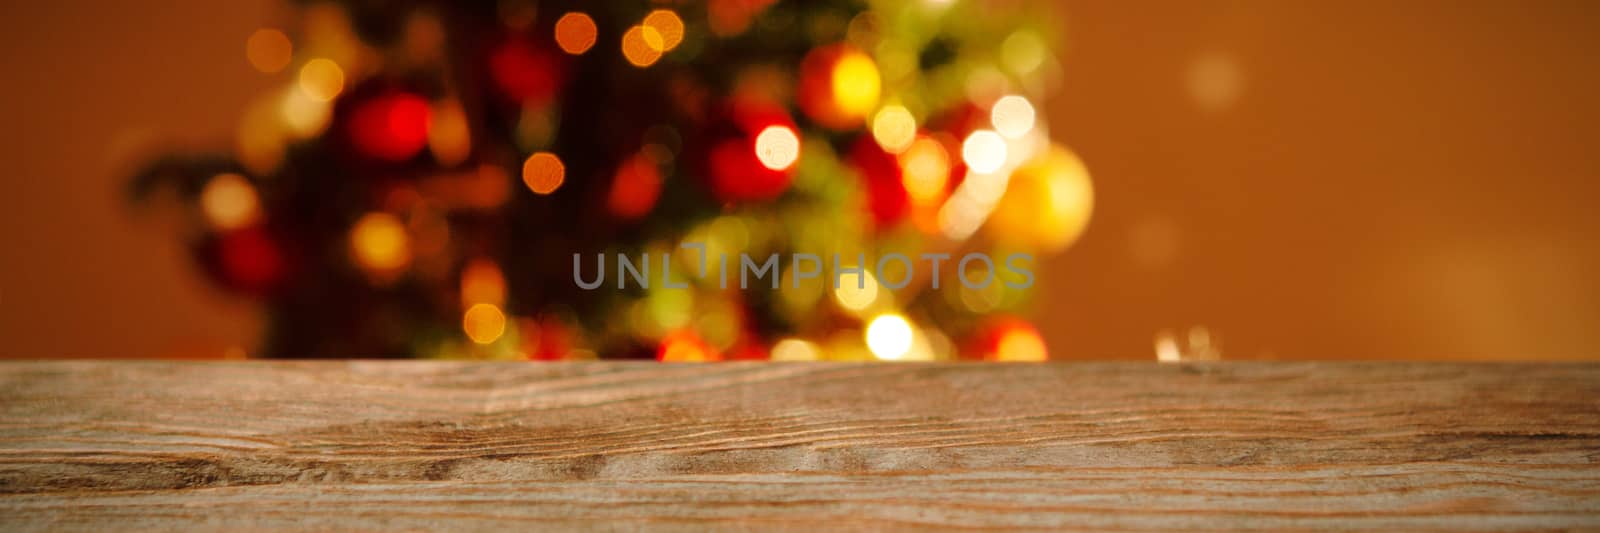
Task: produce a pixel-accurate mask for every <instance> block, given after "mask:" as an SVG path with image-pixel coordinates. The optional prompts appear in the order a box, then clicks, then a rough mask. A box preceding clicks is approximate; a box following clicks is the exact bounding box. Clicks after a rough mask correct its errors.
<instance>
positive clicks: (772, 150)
mask: <svg viewBox="0 0 1600 533" xmlns="http://www.w3.org/2000/svg"><path fill="white" fill-rule="evenodd" d="M756 158H757V159H759V160H761V166H764V167H767V168H769V169H772V170H787V169H788V168H789V167H792V166H794V163H795V161H799V160H800V137H799V136H798V135H796V134H795V132H794V129H793V128H790V127H788V126H767V128H766V129H763V130H761V133H760V134H758V135H756Z"/></svg>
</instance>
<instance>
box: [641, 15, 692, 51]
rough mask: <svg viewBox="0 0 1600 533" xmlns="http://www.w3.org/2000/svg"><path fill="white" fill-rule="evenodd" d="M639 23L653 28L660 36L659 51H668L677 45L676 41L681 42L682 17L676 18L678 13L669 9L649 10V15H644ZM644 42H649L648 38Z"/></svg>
mask: <svg viewBox="0 0 1600 533" xmlns="http://www.w3.org/2000/svg"><path fill="white" fill-rule="evenodd" d="M641 25H642V26H644V27H646V28H650V29H653V30H655V31H656V34H657V35H660V36H661V43H660V45H661V47H660V48H658V49H657V50H659V51H661V52H670V51H672V49H673V48H677V47H678V43H681V42H683V19H681V18H678V14H677V13H673V12H672V10H670V9H657V10H655V11H651V12H650V14H649V15H645V17H644V22H643V23H642V24H641ZM645 42H646V43H649V40H646V41H645Z"/></svg>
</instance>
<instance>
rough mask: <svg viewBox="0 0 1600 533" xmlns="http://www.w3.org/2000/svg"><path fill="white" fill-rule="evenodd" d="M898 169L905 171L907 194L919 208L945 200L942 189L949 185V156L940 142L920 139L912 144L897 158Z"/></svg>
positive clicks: (904, 178)
mask: <svg viewBox="0 0 1600 533" xmlns="http://www.w3.org/2000/svg"><path fill="white" fill-rule="evenodd" d="M900 166H901V168H903V169H904V170H905V171H904V172H903V173H902V179H903V180H904V181H905V186H906V192H907V193H908V194H910V195H911V199H912V200H913V201H915V202H917V203H919V204H927V203H931V202H934V201H937V200H939V198H941V197H943V196H944V189H945V185H946V184H948V183H949V182H950V153H949V152H946V151H945V149H944V145H943V144H941V143H940V142H939V141H936V140H933V139H930V138H927V137H923V138H920V139H917V140H916V141H913V142H912V143H911V146H910V147H908V148H906V151H905V153H903V154H900Z"/></svg>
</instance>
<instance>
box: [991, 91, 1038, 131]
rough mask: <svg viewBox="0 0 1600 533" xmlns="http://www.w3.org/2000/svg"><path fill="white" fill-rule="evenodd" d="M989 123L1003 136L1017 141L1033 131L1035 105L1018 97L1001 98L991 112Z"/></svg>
mask: <svg viewBox="0 0 1600 533" xmlns="http://www.w3.org/2000/svg"><path fill="white" fill-rule="evenodd" d="M989 121H990V122H991V123H993V124H994V129H995V131H998V132H1000V134H1001V135H1004V136H1006V137H1010V138H1012V139H1016V138H1019V137H1022V136H1023V135H1027V134H1028V132H1029V131H1032V130H1033V122H1034V111H1033V104H1031V103H1028V99H1027V98H1023V97H1021V96H1017V95H1014V94H1013V95H1008V96H1004V97H1001V98H1000V99H999V100H996V101H995V102H994V108H992V109H990V110H989Z"/></svg>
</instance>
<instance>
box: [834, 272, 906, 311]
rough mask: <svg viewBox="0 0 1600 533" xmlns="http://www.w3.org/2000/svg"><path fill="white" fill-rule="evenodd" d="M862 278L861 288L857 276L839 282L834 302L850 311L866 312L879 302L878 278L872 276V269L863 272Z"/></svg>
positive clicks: (835, 290) (846, 277)
mask: <svg viewBox="0 0 1600 533" xmlns="http://www.w3.org/2000/svg"><path fill="white" fill-rule="evenodd" d="M868 266H869V267H870V265H868ZM861 277H862V278H863V279H862V283H861V284H860V285H859V286H857V284H856V279H855V276H845V277H843V278H841V279H840V280H839V288H837V289H834V290H833V300H834V301H835V302H838V303H839V306H840V307H843V308H845V309H846V310H848V311H864V310H866V309H867V308H869V307H871V306H872V304H873V303H874V302H877V301H878V278H876V277H874V276H873V275H872V270H871V268H867V269H865V270H863V271H862V272H861ZM891 279H892V278H891Z"/></svg>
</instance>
